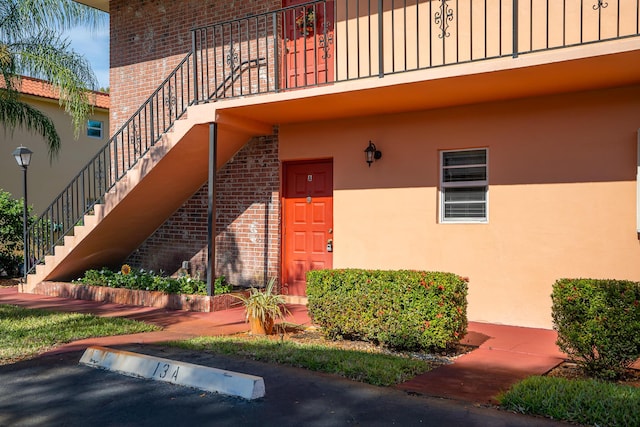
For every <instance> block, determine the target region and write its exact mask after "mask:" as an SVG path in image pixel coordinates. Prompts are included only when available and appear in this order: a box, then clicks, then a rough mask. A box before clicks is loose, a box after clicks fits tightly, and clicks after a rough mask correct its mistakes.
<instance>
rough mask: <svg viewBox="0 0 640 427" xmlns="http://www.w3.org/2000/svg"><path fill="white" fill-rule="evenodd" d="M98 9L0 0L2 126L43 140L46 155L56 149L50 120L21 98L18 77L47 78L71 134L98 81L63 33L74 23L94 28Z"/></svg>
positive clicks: (64, 2)
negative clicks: (46, 150)
mask: <svg viewBox="0 0 640 427" xmlns="http://www.w3.org/2000/svg"><path fill="white" fill-rule="evenodd" d="M101 18H102V16H101V14H100V13H99V11H97V10H95V9H92V8H90V7H88V6H84V5H81V4H79V3H76V2H74V1H71V0H0V72H1V73H2V77H3V78H4V81H3V82H2V81H0V85H1V86H0V124H2V125H3V126H4V128H5V130H7V131H10V132H11V131H12V130H14V129H15V128H17V127H21V128H24V129H27V130H30V131H33V132H36V133H38V134H40V135H41V136H42V137H44V138H45V140H46V142H47V146H48V149H49V157H50V159H52V158H54V157H55V156H56V155H57V153H58V151H59V150H60V136H59V135H58V132H57V131H56V129H55V126H54V124H53V122H52V121H51V119H49V117H47V116H46V115H45V114H43V113H42V112H41V111H39V110H37V109H35V108H33V107H31V106H30V105H28V104H25V103H24V102H22V101H21V100H20V99H19V91H20V76H22V75H28V76H31V77H35V78H40V79H43V80H46V81H48V82H50V83H51V84H52V86H53V87H54V89H55V90H57V91H58V98H59V99H60V105H61V106H63V107H64V109H65V111H66V112H67V113H68V114H69V115H70V116H71V120H72V123H73V128H74V132H75V137H76V138H77V137H78V135H79V134H80V130H81V129H82V128H83V126H84V125H85V123H86V120H87V117H88V115H89V113H90V112H91V109H92V107H91V104H90V99H89V97H90V96H91V95H90V92H88V91H89V90H94V89H95V88H97V86H98V83H97V79H96V77H95V75H94V74H93V71H92V70H91V66H90V65H89V63H88V61H87V60H86V59H85V58H84V57H83V56H81V55H79V54H78V53H76V52H74V51H73V50H72V49H71V48H70V43H69V40H68V39H66V38H63V37H62V36H61V35H60V34H61V33H62V31H64V30H66V29H69V28H72V27H75V26H77V25H86V26H88V27H89V28H92V29H95V28H97V26H98V25H99V24H100V23H101Z"/></svg>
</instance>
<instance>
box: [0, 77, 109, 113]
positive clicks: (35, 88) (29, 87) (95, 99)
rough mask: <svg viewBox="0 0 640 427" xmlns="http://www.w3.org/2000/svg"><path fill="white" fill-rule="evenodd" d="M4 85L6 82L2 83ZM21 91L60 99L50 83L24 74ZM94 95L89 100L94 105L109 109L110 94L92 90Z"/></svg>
mask: <svg viewBox="0 0 640 427" xmlns="http://www.w3.org/2000/svg"><path fill="white" fill-rule="evenodd" d="M2 86H4V84H3V85H2ZM20 93H22V94H25V95H31V96H39V97H41V98H48V99H58V92H57V91H56V90H55V89H54V88H53V86H51V84H50V83H48V82H46V81H44V80H40V79H34V78H32V77H27V76H22V79H21V86H20ZM92 94H93V96H91V95H90V96H89V102H90V103H91V104H93V106H94V107H98V108H104V109H107V110H108V109H109V94H108V93H102V92H92Z"/></svg>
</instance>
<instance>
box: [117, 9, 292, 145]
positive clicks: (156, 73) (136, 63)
mask: <svg viewBox="0 0 640 427" xmlns="http://www.w3.org/2000/svg"><path fill="white" fill-rule="evenodd" d="M280 7H281V1H280V0H231V1H215V0H183V1H175V0H111V1H110V2H109V15H110V27H111V28H110V31H111V40H110V43H111V44H110V61H111V70H110V89H111V91H110V95H111V111H110V126H111V129H110V130H111V134H113V133H114V131H116V130H117V129H118V128H119V127H120V126H122V124H123V123H124V121H125V120H127V119H128V118H129V117H131V115H132V114H133V113H134V112H135V111H136V110H137V109H138V107H139V106H140V105H142V103H143V102H144V101H145V100H146V99H147V98H148V97H149V95H151V93H152V92H153V91H154V90H155V89H156V88H157V87H158V86H159V85H160V83H162V81H163V80H164V79H165V78H166V77H167V75H168V74H169V73H170V72H171V71H172V70H173V69H174V68H175V66H176V65H177V64H178V63H179V62H180V61H181V60H182V59H183V58H184V57H185V56H186V54H187V53H188V52H189V50H190V49H191V44H192V41H191V29H193V28H198V27H202V26H205V25H209V24H213V23H218V22H224V21H228V20H231V19H235V18H239V17H246V16H250V15H253V14H257V13H262V12H267V11H269V10H274V9H278V8H280Z"/></svg>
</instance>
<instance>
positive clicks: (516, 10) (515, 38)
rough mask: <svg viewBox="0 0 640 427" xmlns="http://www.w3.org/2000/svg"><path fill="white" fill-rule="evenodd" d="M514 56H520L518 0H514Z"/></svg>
mask: <svg viewBox="0 0 640 427" xmlns="http://www.w3.org/2000/svg"><path fill="white" fill-rule="evenodd" d="M513 57H514V58H517V57H518V0H513Z"/></svg>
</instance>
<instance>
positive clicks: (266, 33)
mask: <svg viewBox="0 0 640 427" xmlns="http://www.w3.org/2000/svg"><path fill="white" fill-rule="evenodd" d="M639 23H640V0H610V1H603V0H332V1H328V0H322V1H313V2H309V3H305V4H302V5H297V6H292V7H289V8H285V9H281V10H277V11H274V12H268V13H263V14H260V15H255V16H251V17H247V18H241V19H237V20H233V21H229V22H224V23H220V24H213V25H210V26H206V27H203V28H198V29H196V30H193V52H194V70H193V73H194V75H197V76H198V80H197V84H196V85H195V86H194V89H195V94H194V98H195V99H197V100H198V101H199V102H202V101H209V100H212V99H218V98H226V97H237V96H246V95H254V94H260V93H267V92H278V91H282V90H288V89H296V88H305V87H310V86H315V85H323V84H328V83H334V82H342V81H348V80H354V79H362V78H368V77H382V76H385V75H389V74H395V73H402V72H407V71H414V70H422V69H428V68H433V67H440V66H445V65H454V64H460V63H467V62H472V61H481V60H487V59H494V58H500V57H509V56H511V57H517V56H519V55H523V54H527V53H531V52H537V51H542V50H549V49H558V48H565V47H570V46H577V45H583V44H587V43H596V42H601V41H606V40H613V39H620V38H624V37H633V36H637V35H638V32H639ZM258 59H259V60H260V61H259V62H258ZM249 61H254V67H253V69H252V70H250V72H246V73H244V74H243V75H242V76H237V75H236V76H233V69H235V68H237V67H236V65H237V64H241V63H248V62H249ZM225 79H230V80H231V81H232V82H233V83H232V84H230V85H229V86H228V87H227V88H226V89H227V90H226V91H224V92H223V93H218V94H217V96H212V90H211V87H218V86H219V85H218V84H217V82H219V81H221V80H225Z"/></svg>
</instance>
